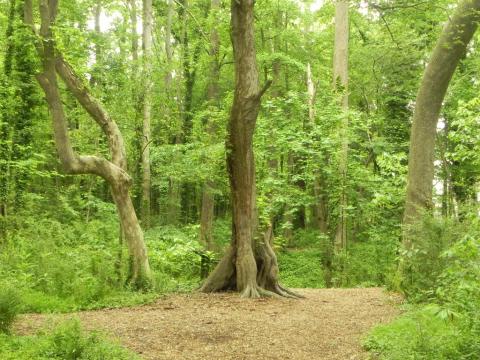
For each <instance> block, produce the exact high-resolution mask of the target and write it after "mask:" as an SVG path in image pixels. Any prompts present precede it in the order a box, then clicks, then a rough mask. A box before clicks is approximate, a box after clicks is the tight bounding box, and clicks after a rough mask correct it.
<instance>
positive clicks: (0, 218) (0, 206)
mask: <svg viewBox="0 0 480 360" xmlns="http://www.w3.org/2000/svg"><path fill="white" fill-rule="evenodd" d="M9 5H10V7H9V13H8V23H7V31H6V33H5V39H6V52H5V59H4V66H3V70H4V74H3V77H4V79H5V82H8V81H9V78H10V75H11V73H12V62H13V54H14V41H13V32H14V26H13V24H14V21H15V8H16V1H15V0H10V4H9ZM0 96H2V97H3V96H4V97H6V96H8V95H7V94H6V93H5V94H0ZM7 111H8V110H7V109H6V108H3V109H2V112H1V113H0V114H1V117H0V156H1V161H0V244H2V243H3V242H4V241H5V239H6V237H7V212H8V194H9V187H10V166H9V163H10V156H11V148H10V146H9V139H10V136H11V134H10V132H11V131H10V122H11V120H10V116H9V114H8V113H7Z"/></svg>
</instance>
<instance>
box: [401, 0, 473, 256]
mask: <svg viewBox="0 0 480 360" xmlns="http://www.w3.org/2000/svg"><path fill="white" fill-rule="evenodd" d="M479 10H480V0H464V1H461V2H460V3H459V5H458V7H457V9H456V11H455V13H454V14H453V16H452V17H451V18H450V20H449V22H448V24H447V26H446V27H445V28H444V30H443V32H442V35H441V36H440V38H439V40H438V41H437V44H436V45H435V48H434V50H433V53H432V56H431V58H430V61H429V63H428V65H427V68H426V69H425V73H424V76H423V79H422V83H421V85H420V89H419V91H418V94H417V100H416V103H415V111H414V114H413V125H412V132H411V136H410V153H409V157H408V180H407V196H406V202H405V212H404V218H403V222H404V225H406V229H407V231H406V232H405V233H404V238H403V243H404V246H405V247H406V248H410V247H411V245H412V243H411V241H412V239H411V236H409V231H408V228H410V227H411V226H412V225H413V224H414V223H415V222H417V221H418V220H419V219H420V217H421V215H422V212H423V211H424V210H429V209H431V208H432V206H433V204H432V192H433V177H434V156H435V138H436V133H437V123H438V117H439V115H440V110H441V107H442V103H443V100H444V98H445V94H446V92H447V89H448V85H449V83H450V80H451V79H452V76H453V74H454V72H455V69H456V68H457V65H458V63H459V62H460V60H461V59H462V58H463V57H464V56H465V54H466V50H467V46H468V44H469V42H470V40H471V39H472V37H473V35H474V33H475V31H476V30H477V26H478V21H479V20H480V14H479Z"/></svg>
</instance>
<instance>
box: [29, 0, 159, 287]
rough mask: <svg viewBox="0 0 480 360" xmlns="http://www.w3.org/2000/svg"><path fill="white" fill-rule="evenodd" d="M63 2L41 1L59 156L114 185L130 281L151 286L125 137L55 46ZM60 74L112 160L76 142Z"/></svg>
mask: <svg viewBox="0 0 480 360" xmlns="http://www.w3.org/2000/svg"><path fill="white" fill-rule="evenodd" d="M57 5H58V2H57V1H55V0H41V1H40V16H41V21H42V22H41V27H40V35H41V37H42V39H43V41H42V43H38V44H37V47H38V50H39V54H40V56H41V58H42V62H43V71H42V73H40V74H38V75H37V80H38V82H39V84H40V86H41V87H42V89H43V91H44V93H45V97H46V100H47V103H48V106H49V109H50V113H51V116H52V122H53V133H54V139H55V145H56V148H57V153H58V156H59V158H60V162H61V164H62V166H63V169H64V171H65V172H66V173H67V174H72V175H73V174H93V175H97V176H100V177H102V178H103V179H105V180H106V181H107V182H108V184H109V185H110V188H111V192H112V196H113V199H114V201H115V204H116V205H117V210H118V213H119V218H120V223H121V227H122V230H123V232H124V234H125V240H126V243H127V245H128V248H129V251H130V256H131V259H132V261H131V274H130V279H129V281H130V283H131V284H132V285H134V286H136V287H145V286H147V285H148V283H149V282H150V277H151V272H150V266H149V262H148V257H147V251H146V247H145V243H144V240H143V232H142V230H141V228H140V225H139V222H138V219H137V216H136V214H135V210H134V208H133V204H132V201H131V198H130V195H129V192H128V190H129V188H130V186H131V182H132V181H131V178H130V176H129V175H128V173H127V171H126V169H127V157H126V152H125V145H124V141H123V137H122V134H121V133H120V130H119V129H118V126H117V124H116V123H115V122H114V121H113V120H112V119H111V118H110V116H109V115H108V114H107V113H106V112H105V110H104V109H103V108H102V106H101V105H100V104H99V103H98V102H97V100H96V99H95V98H93V97H92V96H91V95H90V93H89V91H88V89H87V88H86V87H85V86H84V84H83V82H82V80H81V79H80V78H79V77H78V76H77V75H76V74H75V73H74V71H73V69H72V68H71V67H70V65H69V64H68V63H66V62H65V60H63V58H62V57H61V54H59V53H58V52H57V51H56V49H55V47H54V40H53V36H52V32H51V25H52V24H53V23H54V21H55V16H56V12H57ZM25 6H26V12H25V22H26V23H27V24H29V25H31V26H32V29H35V27H34V26H33V12H32V1H31V0H27V1H25ZM57 73H58V75H60V77H61V78H62V80H63V82H64V83H65V85H66V86H67V89H68V90H69V91H70V92H71V93H72V94H73V95H74V96H75V98H76V99H77V101H78V102H79V103H80V104H81V106H82V107H83V108H84V109H85V110H86V111H87V113H88V114H89V115H90V116H91V118H92V119H93V120H94V121H95V122H96V123H97V124H98V125H99V126H100V127H101V128H102V131H103V132H104V134H105V136H106V137H107V139H108V144H109V148H110V153H111V157H112V159H111V160H107V159H105V158H102V157H98V156H81V155H77V154H76V153H75V152H74V150H73V147H72V145H71V143H70V137H69V133H68V127H67V121H66V117H65V113H64V108H63V104H62V100H61V96H60V90H59V86H58V82H57Z"/></svg>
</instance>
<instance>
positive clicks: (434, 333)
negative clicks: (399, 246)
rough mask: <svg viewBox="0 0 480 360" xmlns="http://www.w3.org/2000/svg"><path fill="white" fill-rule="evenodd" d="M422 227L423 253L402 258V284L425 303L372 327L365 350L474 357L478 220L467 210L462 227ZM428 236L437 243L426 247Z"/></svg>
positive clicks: (478, 332) (479, 299) (479, 280)
mask: <svg viewBox="0 0 480 360" xmlns="http://www.w3.org/2000/svg"><path fill="white" fill-rule="evenodd" d="M426 224H427V225H426V226H425V224H424V226H425V227H424V229H425V230H424V231H423V232H421V234H430V236H431V237H424V238H423V240H424V243H423V244H422V243H421V244H420V246H421V248H422V249H424V250H423V251H414V252H412V254H410V256H409V257H408V258H407V260H404V261H408V262H407V264H408V265H409V266H410V268H409V272H407V276H408V278H407V279H406V281H405V282H404V284H407V285H408V287H406V289H407V290H408V292H407V294H408V295H409V296H410V299H411V300H414V301H418V300H428V301H429V304H426V305H422V307H421V308H420V309H416V310H414V311H411V312H409V313H407V314H406V315H404V316H402V317H401V318H399V319H398V320H396V321H394V322H393V323H391V324H389V325H384V326H380V327H378V328H376V329H375V330H374V331H373V332H372V333H371V334H370V335H369V337H368V338H367V340H366V342H365V346H366V347H367V348H368V349H370V350H371V351H372V353H373V354H375V355H376V356H377V357H378V358H380V359H389V360H390V359H392V360H395V359H404V358H407V359H408V358H410V359H426V360H429V359H431V360H437V359H440V360H441V359H449V360H450V359H455V360H457V359H458V360H476V359H479V358H480V312H479V311H478V309H479V308H480V219H479V218H478V216H477V214H476V213H474V212H472V213H471V214H470V216H467V217H466V218H465V219H463V222H462V223H454V222H452V221H448V222H443V226H442V222H440V221H438V220H437V222H436V223H434V224H432V222H431V221H429V222H427V223H426ZM432 234H433V235H436V236H437V238H436V240H437V241H438V242H439V244H436V245H434V244H431V243H433V242H434V241H435V238H434V237H433V235H432ZM455 238H456V239H457V241H456V242H455V243H454V244H453V245H451V246H450V247H449V248H448V249H447V250H445V251H442V252H440V250H439V247H441V246H444V244H447V243H448V242H450V241H453V240H454V239H455ZM427 250H430V252H429V251H427ZM422 261H423V262H424V263H423V264H422V263H421V262H422ZM413 269H416V271H419V270H420V269H423V270H424V271H426V272H427V273H422V274H423V275H424V276H425V279H421V278H420V275H416V274H413V273H411V271H413ZM428 272H430V273H428ZM415 291H418V293H419V294H420V296H418V295H416V293H415Z"/></svg>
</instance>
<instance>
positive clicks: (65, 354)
mask: <svg viewBox="0 0 480 360" xmlns="http://www.w3.org/2000/svg"><path fill="white" fill-rule="evenodd" d="M0 359H2V360H33V359H35V360H53V359H59V360H136V359H138V360H139V359H140V357H139V356H137V355H136V354H134V353H132V352H130V351H128V350H126V349H124V348H122V347H121V346H120V345H119V344H118V343H116V342H112V341H110V340H107V339H106V337H105V336H103V335H102V334H101V333H98V332H92V333H87V332H85V331H84V330H83V329H82V328H81V325H80V322H79V321H78V320H69V321H67V322H64V323H62V324H60V325H57V326H56V327H55V328H54V329H53V330H42V331H40V332H38V333H37V334H35V335H31V336H12V335H0Z"/></svg>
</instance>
